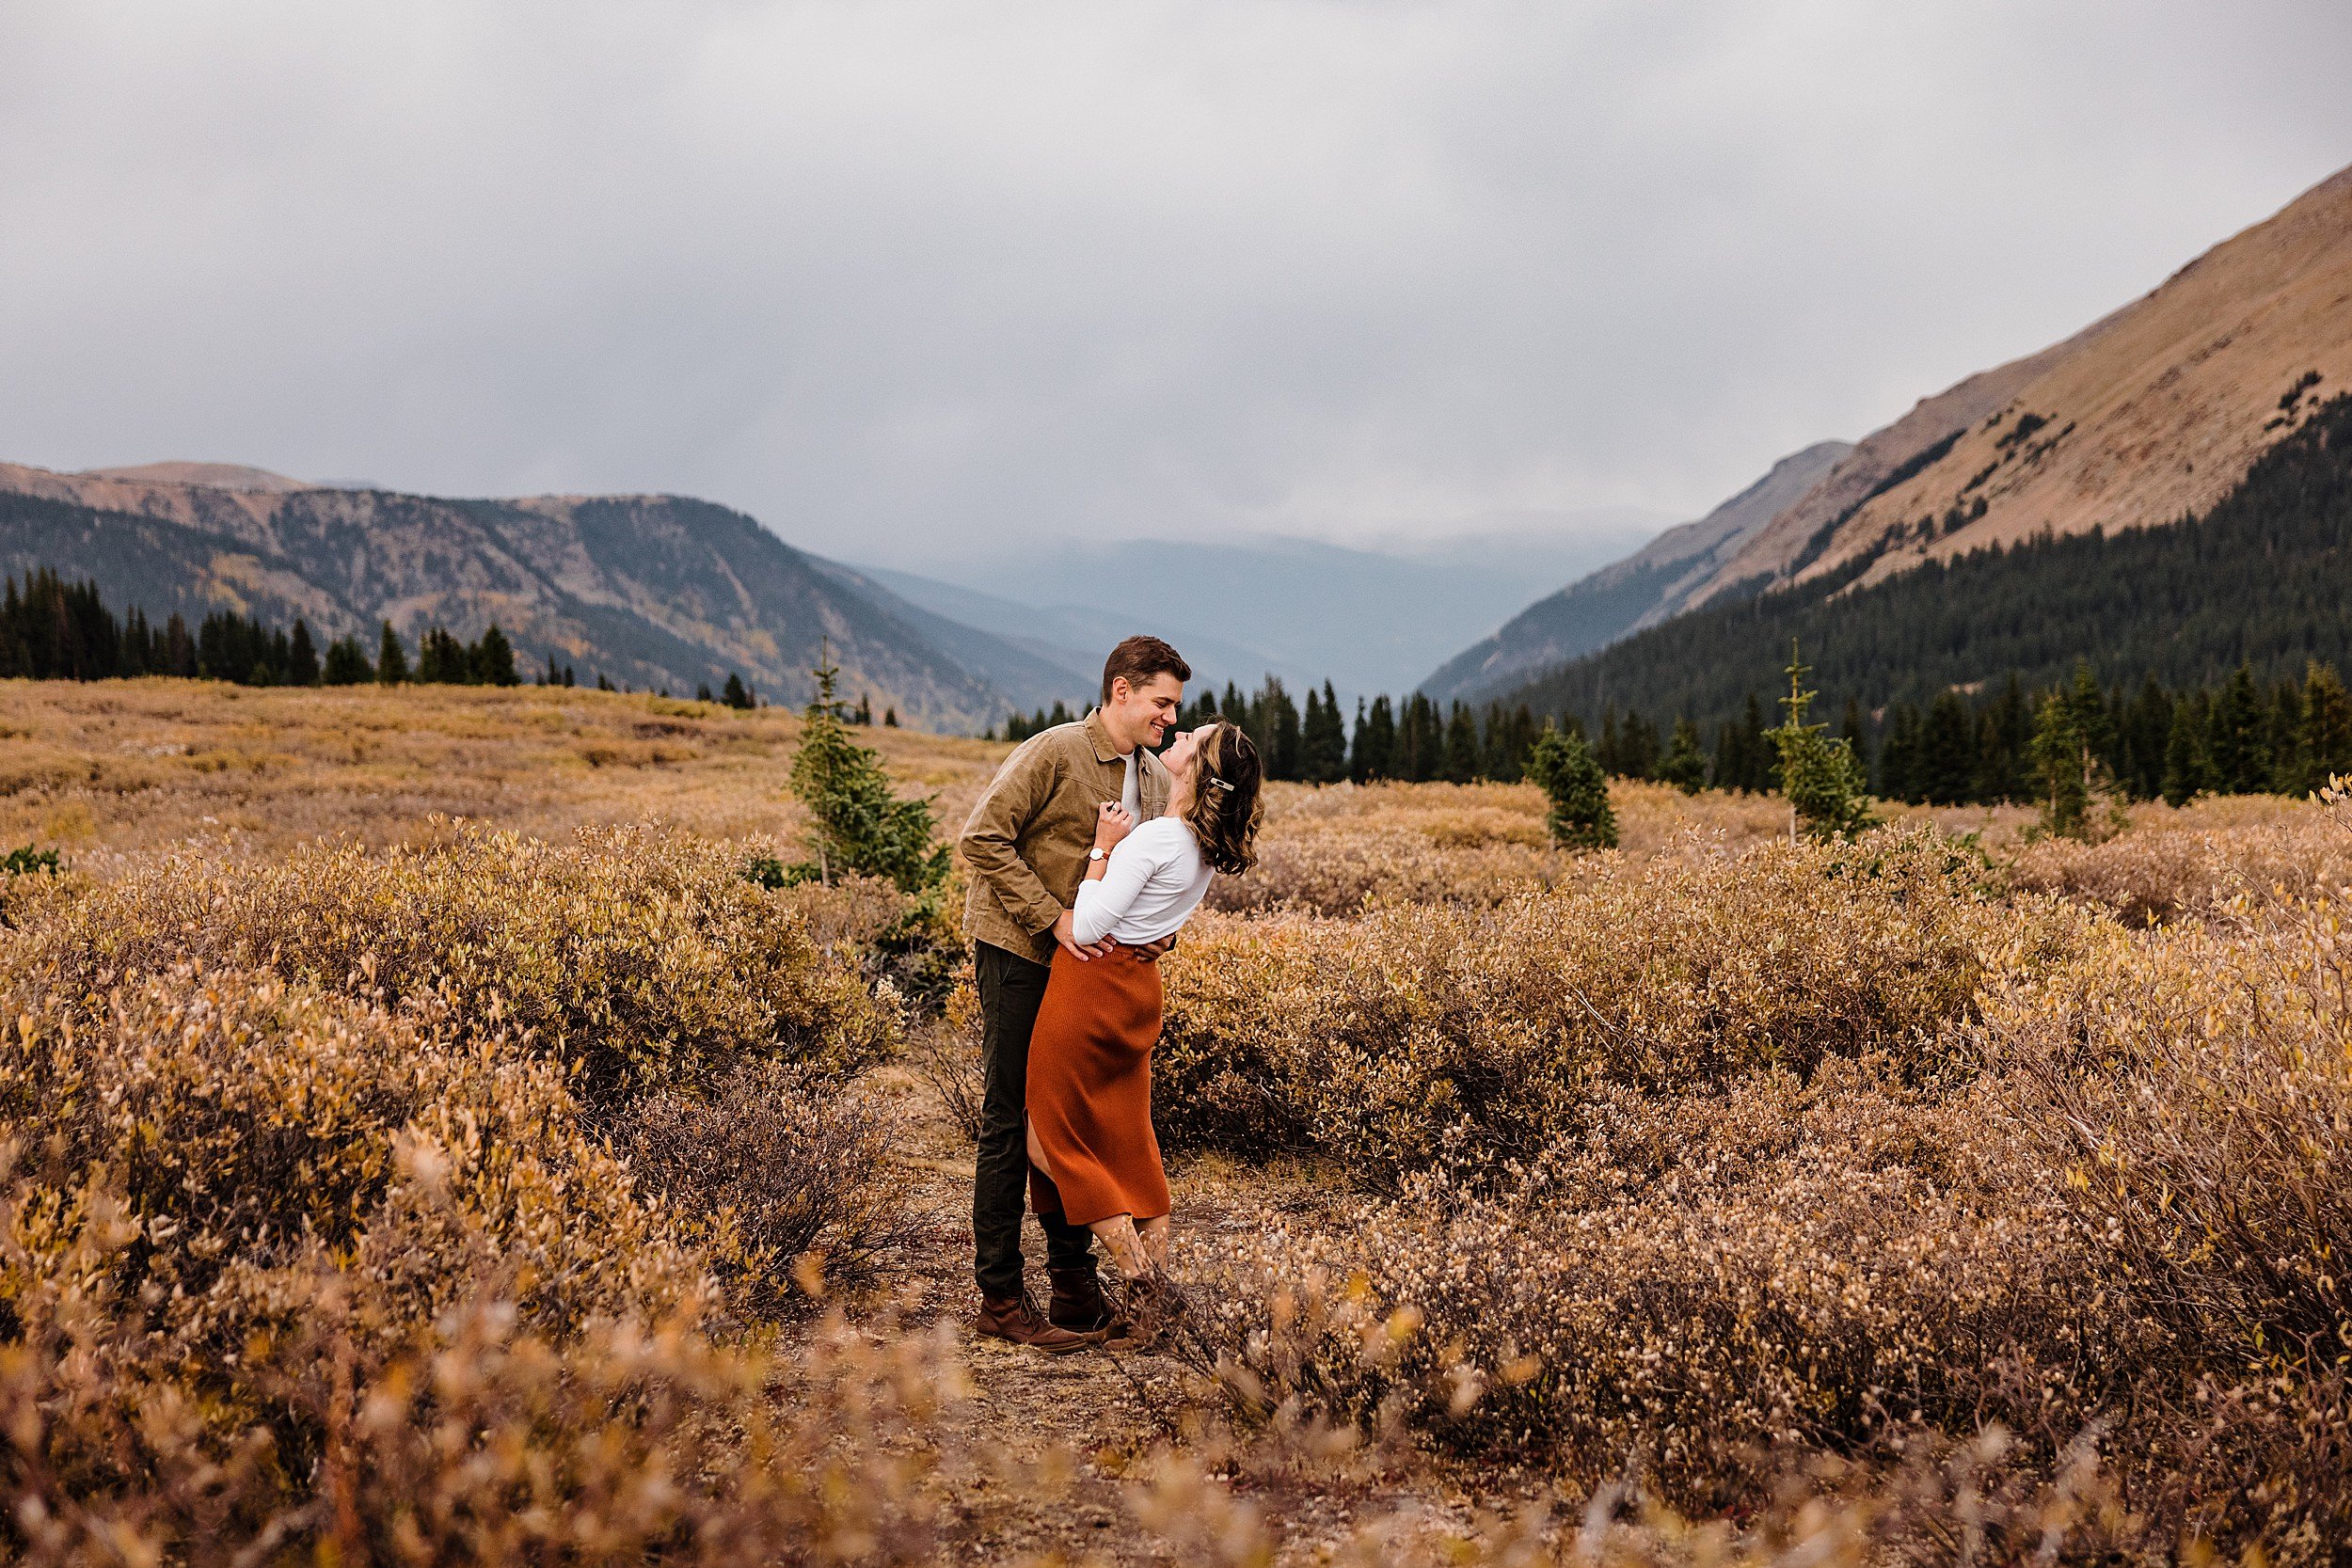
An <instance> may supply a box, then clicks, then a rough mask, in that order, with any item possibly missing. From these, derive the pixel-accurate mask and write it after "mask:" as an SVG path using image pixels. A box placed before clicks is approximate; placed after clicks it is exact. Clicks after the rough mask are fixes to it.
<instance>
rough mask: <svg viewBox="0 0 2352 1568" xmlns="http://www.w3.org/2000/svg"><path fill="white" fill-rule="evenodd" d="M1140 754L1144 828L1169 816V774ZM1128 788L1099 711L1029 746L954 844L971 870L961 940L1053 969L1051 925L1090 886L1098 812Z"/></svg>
mask: <svg viewBox="0 0 2352 1568" xmlns="http://www.w3.org/2000/svg"><path fill="white" fill-rule="evenodd" d="M1136 755H1137V757H1138V758H1139V759H1140V760H1139V762H1138V763H1137V766H1136V798H1137V800H1139V802H1140V803H1141V805H1142V807H1143V819H1144V820H1145V821H1147V822H1148V821H1150V820H1151V819H1152V818H1153V817H1155V816H1159V815H1160V814H1161V813H1162V812H1165V811H1166V810H1167V809H1168V769H1167V768H1163V767H1161V766H1160V759H1159V758H1157V757H1155V756H1153V755H1152V753H1151V752H1149V751H1139V752H1137V753H1136ZM1126 783H1127V762H1126V759H1125V758H1124V757H1122V756H1120V754H1119V752H1118V750H1117V749H1116V748H1115V747H1114V746H1113V745H1112V744H1111V736H1110V731H1108V730H1106V729H1104V727H1103V710H1102V709H1100V708H1096V709H1094V710H1092V711H1091V712H1089V714H1088V715H1087V716H1086V718H1085V720H1084V721H1081V722H1079V723H1075V724H1057V725H1055V726H1054V727H1053V728H1052V729H1050V730H1045V731H1043V732H1041V733H1040V734H1037V735H1033V736H1030V737H1029V738H1028V739H1026V740H1025V741H1023V742H1022V743H1021V744H1020V746H1019V747H1018V748H1017V749H1016V750H1015V751H1014V752H1013V753H1012V755H1010V756H1009V757H1007V758H1006V759H1005V765H1004V766H1003V767H1002V768H998V769H997V770H996V777H995V778H994V779H993V780H991V781H990V783H989V786H988V791H987V793H985V794H983V795H982V796H981V797H980V800H979V803H978V804H977V805H976V806H974V807H973V808H972V819H971V820H970V821H968V822H966V823H965V824H964V825H963V836H962V837H961V838H959V839H957V840H956V848H957V850H958V852H959V853H961V855H962V856H963V863H964V864H965V865H966V866H968V867H970V869H971V872H972V891H971V893H970V895H968V896H967V897H966V898H965V899H964V904H963V934H964V935H965V936H966V937H968V938H970V939H971V940H972V941H974V942H987V943H989V944H990V945H991V946H994V947H1001V948H1003V949H1005V951H1007V952H1008V953H1017V954H1019V955H1020V956H1021V957H1023V958H1029V959H1033V960H1035V961H1036V962H1038V963H1051V962H1053V961H1054V922H1055V921H1057V920H1058V919H1060V918H1061V912H1062V911H1064V910H1066V909H1068V908H1070V906H1071V905H1072V904H1073V903H1074V902H1075V901H1076V899H1077V896H1078V884H1079V883H1080V882H1082V881H1084V880H1085V879H1086V873H1087V851H1088V850H1089V849H1091V848H1092V847H1094V818H1095V808H1096V807H1098V806H1100V805H1101V804H1102V803H1103V802H1104V801H1105V800H1118V799H1119V797H1120V790H1121V789H1122V788H1124V787H1125V785H1126Z"/></svg>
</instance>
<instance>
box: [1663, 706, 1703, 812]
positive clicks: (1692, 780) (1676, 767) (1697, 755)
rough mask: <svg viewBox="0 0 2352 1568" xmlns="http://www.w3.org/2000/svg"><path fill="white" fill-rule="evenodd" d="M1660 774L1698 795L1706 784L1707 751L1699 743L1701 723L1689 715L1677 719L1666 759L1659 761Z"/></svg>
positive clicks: (1682, 788) (1666, 779)
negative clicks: (1698, 724)
mask: <svg viewBox="0 0 2352 1568" xmlns="http://www.w3.org/2000/svg"><path fill="white" fill-rule="evenodd" d="M1658 778H1659V782H1660V783H1661V784H1672V785H1674V786H1675V787H1676V788H1677V789H1678V790H1680V791H1682V793H1683V794H1685V795H1696V794H1697V793H1698V792H1699V791H1700V790H1702V789H1705V788H1706V787H1707V751H1706V748H1704V747H1703V746H1701V745H1700V744H1699V727H1698V726H1697V725H1696V724H1693V723H1692V722H1691V721H1690V720H1689V719H1687V718H1686V719H1677V720H1676V721H1675V729H1674V738H1673V740H1671V741H1670V742H1668V744H1667V746H1666V756H1665V760H1663V761H1662V762H1661V763H1660V764H1659V765H1658Z"/></svg>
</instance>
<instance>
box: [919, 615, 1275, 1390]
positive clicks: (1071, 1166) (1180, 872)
mask: <svg viewBox="0 0 2352 1568" xmlns="http://www.w3.org/2000/svg"><path fill="white" fill-rule="evenodd" d="M1191 678H1192V669H1191V666H1189V665H1187V664H1186V663H1185V662H1184V659H1183V657H1180V656H1179V655H1178V654H1177V652H1176V650H1175V649H1174V648H1172V647H1169V646H1168V644H1167V643H1166V642H1163V641H1160V640H1159V639H1158V638H1156V637H1130V638H1128V639H1127V640H1126V641H1123V642H1121V643H1120V644H1119V646H1118V647H1116V648H1114V649H1112V650H1111V656H1110V658H1109V660H1108V661H1107V662H1106V663H1105V664H1104V666H1103V701H1102V705H1101V706H1099V707H1097V708H1095V709H1094V710H1093V711H1091V712H1089V714H1088V715H1087V716H1086V718H1085V719H1084V720H1083V721H1079V722H1077V723H1073V724H1060V725H1057V726H1056V727H1054V728H1053V729H1050V730H1046V731H1044V732H1042V733H1041V734H1039V735H1035V736H1030V737H1029V738H1028V739H1027V740H1025V741H1023V742H1022V743H1021V746H1020V748H1019V749H1018V750H1016V751H1015V752H1013V753H1012V755H1011V756H1009V757H1008V758H1007V759H1006V760H1005V765H1004V766H1003V767H1002V768H999V769H998V770H997V773H996V777H995V779H994V780H993V781H992V782H991V783H990V784H989V786H988V791H987V793H986V794H984V795H982V796H981V797H980V800H979V803H978V804H977V805H976V806H975V807H973V809H972V817H971V820H970V821H969V822H967V823H966V824H965V825H964V830H963V834H962V837H961V840H959V843H958V847H959V848H960V849H961V851H962V854H963V859H964V863H965V864H966V865H967V866H968V867H969V868H970V870H971V875H972V886H971V895H970V897H969V899H968V901H967V902H966V904H965V907H964V930H965V934H966V935H967V936H968V937H970V938H971V940H972V943H973V948H974V954H973V957H974V969H975V972H976V978H977V982H978V986H979V993H980V1020H981V1023H980V1029H981V1033H980V1056H981V1065H982V1071H983V1074H984V1087H983V1090H982V1100H981V1109H980V1139H979V1146H980V1147H979V1158H978V1162H977V1165H976V1166H975V1169H974V1174H973V1183H972V1238H973V1247H974V1254H975V1258H974V1273H975V1275H976V1276H977V1280H978V1283H979V1288H980V1319H979V1330H980V1332H981V1333H982V1334H984V1335H988V1336H991V1337H993V1338H999V1339H1008V1340H1010V1341H1012V1342H1013V1343H1015V1344H1021V1345H1026V1346H1029V1347H1031V1348H1033V1349H1036V1350H1041V1351H1046V1352H1052V1353H1060V1352H1068V1351H1078V1350H1085V1349H1087V1348H1088V1347H1089V1346H1092V1345H1096V1344H1100V1343H1103V1342H1104V1341H1105V1340H1109V1341H1112V1342H1134V1343H1136V1344H1138V1345H1149V1344H1150V1343H1151V1342H1152V1341H1153V1340H1154V1339H1156V1338H1157V1337H1158V1335H1159V1333H1160V1331H1161V1329H1162V1328H1163V1327H1164V1326H1165V1325H1166V1323H1168V1320H1169V1319H1170V1318H1171V1317H1173V1316H1174V1315H1176V1314H1177V1313H1178V1312H1180V1311H1181V1310H1182V1307H1183V1297H1182V1295H1181V1294H1180V1293H1179V1292H1178V1291H1177V1289H1176V1287H1175V1285H1174V1284H1173V1283H1172V1282H1171V1281H1170V1279H1169V1277H1168V1208H1169V1204H1168V1177H1167V1174H1166V1173H1165V1172H1164V1171H1163V1170H1162V1168H1161V1165H1160V1146H1159V1140H1158V1138H1157V1137H1156V1136H1154V1135H1153V1133H1152V1045H1153V1043H1154V1042H1156V1041H1157V1040H1158V1038H1159V1035H1160V1000H1161V993H1160V972H1159V969H1158V963H1159V960H1160V958H1161V957H1162V955H1164V954H1166V953H1167V952H1168V949H1169V948H1170V947H1172V946H1174V945H1175V942H1176V933H1177V931H1178V929H1179V928H1180V927H1183V925H1184V922H1185V920H1186V919H1188V918H1189V917H1190V916H1191V914H1192V911H1194V910H1195V909H1197V908H1199V907H1200V900H1201V898H1202V896H1203V895H1206V894H1207V892H1208V891H1209V882H1210V880H1211V879H1212V878H1213V877H1215V876H1216V874H1217V873H1218V872H1224V873H1227V874H1228V875H1232V874H1237V873H1239V872H1242V871H1245V870H1247V869H1248V867H1249V864H1250V863H1251V860H1252V844H1253V841H1254V840H1255V838H1256V836H1257V831H1258V820H1259V816H1260V815H1261V812H1262V805H1261V801H1260V799H1259V796H1260V784H1261V782H1262V775H1261V769H1260V767H1259V761H1258V751H1257V748H1256V747H1255V746H1253V745H1251V744H1250V741H1249V737H1248V736H1246V735H1244V734H1243V733H1242V732H1241V731H1240V730H1239V729H1238V728H1236V727H1235V726H1233V725H1232V724H1230V723H1228V722H1226V721H1223V720H1221V719H1218V720H1211V721H1208V722H1206V723H1203V724H1201V725H1200V726H1199V727H1198V728H1196V729H1193V730H1190V731H1188V732H1186V733H1184V734H1182V735H1179V736H1176V737H1175V739H1174V741H1173V742H1171V743H1169V744H1168V749H1167V751H1166V752H1159V753H1157V754H1155V749H1156V748H1157V747H1159V746H1160V745H1161V744H1162V742H1163V741H1164V740H1165V739H1166V737H1167V736H1168V731H1169V730H1170V729H1171V728H1172V727H1173V726H1174V725H1175V723H1176V721H1177V719H1178V717H1179V716H1180V715H1181V714H1182V712H1183V709H1184V682H1186V681H1187V680H1190V679H1191ZM1025 1197H1026V1198H1027V1199H1028V1202H1029V1205H1030V1206H1031V1207H1034V1208H1035V1210H1036V1211H1037V1217H1038V1221H1039V1224H1040V1225H1041V1227H1042V1228H1043V1229H1044V1232H1045V1253H1046V1268H1047V1273H1048V1275H1049V1276H1050V1277H1051V1279H1052V1282H1053V1290H1052V1294H1051V1296H1050V1298H1049V1300H1048V1303H1047V1307H1046V1309H1045V1310H1044V1311H1042V1312H1041V1311H1040V1310H1038V1307H1037V1304H1036V1300H1035V1298H1034V1296H1033V1295H1032V1294H1031V1293H1030V1291H1029V1290H1028V1288H1027V1285H1026V1283H1025V1277H1024V1275H1023V1268H1022V1257H1021V1220H1022V1212H1023V1207H1024V1202H1023V1200H1024V1198H1025ZM1097 1240H1100V1241H1101V1242H1102V1243H1103V1244H1104V1248H1105V1249H1106V1250H1107V1251H1108V1252H1109V1253H1110V1255H1111V1259H1112V1261H1113V1262H1114V1263H1116V1264H1117V1265H1118V1268H1119V1273H1120V1288H1119V1290H1118V1291H1116V1292H1115V1293H1114V1294H1106V1293H1105V1292H1104V1289H1103V1285H1102V1282H1101V1280H1100V1279H1099V1278H1098V1277H1097V1275H1096V1274H1095V1267H1094V1250H1093V1243H1095V1241H1097Z"/></svg>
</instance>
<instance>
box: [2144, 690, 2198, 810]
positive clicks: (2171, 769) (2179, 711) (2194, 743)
mask: <svg viewBox="0 0 2352 1568" xmlns="http://www.w3.org/2000/svg"><path fill="white" fill-rule="evenodd" d="M2204 787H2205V724H2204V721H2203V719H2202V718H2201V716H2200V714H2199V712H2198V709H2197V705H2195V704H2193V703H2175V704H2174V705H2172V730H2171V733H2170V734H2169V735H2168V736H2166V737H2165V742H2164V777H2163V779H2162V780H2161V781H2159V782H2158V784H2157V786H2156V788H2157V793H2158V794H2160V795H2161V796H2162V797H2163V798H2164V803H2165V804H2166V805H2168V806H2171V807H2174V808H2176V809H2177V808H2179V807H2181V806H2185V805H2187V804H2188V803H2189V802H2190V801H2191V800H2195V799H2197V796H2198V794H2199V792H2201V790H2203V789H2204Z"/></svg>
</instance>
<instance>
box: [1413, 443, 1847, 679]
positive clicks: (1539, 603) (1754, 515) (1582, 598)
mask: <svg viewBox="0 0 2352 1568" xmlns="http://www.w3.org/2000/svg"><path fill="white" fill-rule="evenodd" d="M1853 450H1854V449H1853V444H1852V443H1851V442H1850V441H1819V442H1816V443H1815V444H1813V445H1812V446H1809V447H1807V448H1805V449H1804V451H1798V452H1791V453H1790V454H1789V455H1788V456H1787V457H1784V458H1782V459H1781V460H1780V461H1779V462H1777V463H1775V464H1773V465H1772V469H1771V471H1770V472H1768V473H1766V474H1765V475H1764V477H1763V478H1761V479H1759V480H1757V481H1756V483H1754V484H1751V485H1749V486H1748V487H1747V488H1746V489H1744V490H1742V491H1740V493H1739V494H1738V495H1736V496H1734V497H1732V498H1731V499H1729V500H1727V501H1724V503H1723V504H1722V505H1721V506H1718V507H1716V508H1715V510H1713V511H1712V512H1709V513H1708V515H1706V516H1704V517H1701V518H1699V519H1698V520H1697V521H1696V522H1690V523H1683V524H1681V525H1679V526H1678V527H1676V528H1670V529H1668V530H1667V531H1665V532H1663V533H1661V534H1660V535H1659V536H1658V537H1657V538H1655V539H1653V540H1651V541H1650V542H1649V543H1648V544H1647V545H1645V546H1643V547H1642V548H1641V549H1639V550H1637V551H1635V552H1634V553H1633V554H1631V555H1629V556H1628V557H1626V558H1625V559H1624V560H1623V561H1620V562H1615V563H1614V564H1613V565H1609V566H1604V567H1602V568H1601V569H1600V570H1599V571H1597V572H1595V573H1594V574H1593V575H1592V576H1590V577H1587V578H1581V579H1579V580H1578V581H1576V582H1573V583H1571V584H1569V585H1568V586H1567V587H1565V588H1563V589H1562V590H1560V592H1558V593H1557V594H1551V595H1550V596H1549V597H1548V598H1543V599H1538V600H1536V601H1535V602H1534V604H1532V605H1530V606H1528V607H1527V608H1526V609H1525V610H1521V611H1519V613H1518V615H1516V616H1514V617H1512V619H1511V620H1510V621H1508V622H1507V623H1505V624H1504V625H1503V626H1502V629H1501V630H1500V631H1497V632H1495V633H1494V634H1493V635H1492V636H1490V637H1487V638H1486V639H1484V640H1482V641H1478V642H1475V643H1473V644H1471V645H1470V647H1468V648H1466V649H1464V650H1463V651H1462V652H1461V653H1459V654H1456V655H1454V657H1452V658H1450V659H1448V660H1447V661H1446V662H1445V663H1444V664H1443V665H1441V666H1439V667H1438V671H1437V673H1435V674H1433V675H1431V676H1430V677H1429V678H1428V679H1427V680H1426V681H1424V682H1422V687H1421V689H1422V691H1424V692H1426V693H1427V694H1428V695H1429V696H1431V697H1432V698H1434V699H1436V700H1437V701H1438V702H1452V701H1454V699H1456V698H1459V699H1461V700H1463V701H1465V702H1471V703H1476V702H1483V701H1485V700H1486V699H1487V698H1489V697H1492V696H1496V695H1498V694H1500V693H1501V692H1502V691H1505V690H1508V689H1511V688H1513V687H1516V686H1518V685H1521V684H1523V683H1524V682H1525V681H1526V680H1527V679H1528V678H1529V677H1530V676H1531V675H1533V674H1534V673H1537V672H1538V671H1541V670H1543V669H1545V668H1547V667H1549V666H1551V665H1554V664H1559V663H1563V662H1565V661H1566V660H1568V659H1571V658H1574V657H1577V656H1579V655H1580V654H1586V653H1590V652H1592V651H1593V650H1594V649H1596V648H1599V647H1605V646H1606V645H1608V644H1609V643H1611V642H1613V641H1616V640H1617V639H1618V638H1620V637H1623V636H1625V635H1627V634H1628V633H1629V632H1634V631H1639V630H1641V629H1642V628H1643V627H1645V626H1651V625H1653V624H1655V623H1657V622H1659V621H1661V620H1664V619H1666V618H1667V617H1669V616H1671V615H1673V614H1675V613H1676V612H1677V611H1678V610H1682V609H1683V608H1685V607H1686V606H1687V604H1688V603H1689V599H1690V595H1691V594H1692V592H1693V591H1694V590H1695V589H1696V588H1697V587H1698V586H1700V585H1701V584H1703V583H1706V582H1708V581H1711V580H1712V579H1713V578H1714V577H1715V575H1716V574H1717V573H1718V572H1719V571H1720V570H1721V569H1722V568H1723V565H1724V562H1727V561H1729V560H1730V559H1732V557H1734V556H1735V555H1737V554H1738V553H1739V551H1740V548H1741V547H1742V546H1745V545H1746V544H1747V542H1748V541H1749V540H1750V539H1752V538H1754V537H1755V536H1756V533H1757V532H1758V531H1761V530H1762V529H1763V528H1764V527H1765V526H1766V525H1768V524H1769V523H1771V522H1772V519H1773V518H1774V517H1775V516H1777V515H1780V513H1781V512H1782V511H1783V510H1784V509H1786V508H1788V506H1790V505H1792V504H1793V503H1795V502H1796V501H1797V500H1798V499H1801V498H1803V497H1804V496H1805V495H1806V494H1807V493H1808V492H1810V491H1811V490H1812V489H1813V488H1814V487H1815V486H1816V484H1817V483H1819V482H1820V480H1821V479H1822V477H1823V476H1824V475H1826V474H1828V473H1829V472H1830V470H1831V469H1832V468H1834V467H1836V466H1837V464H1838V463H1839V462H1840V461H1841V460H1843V459H1844V458H1845V457H1846V456H1847V455H1848V454H1849V453H1851V451H1853Z"/></svg>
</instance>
